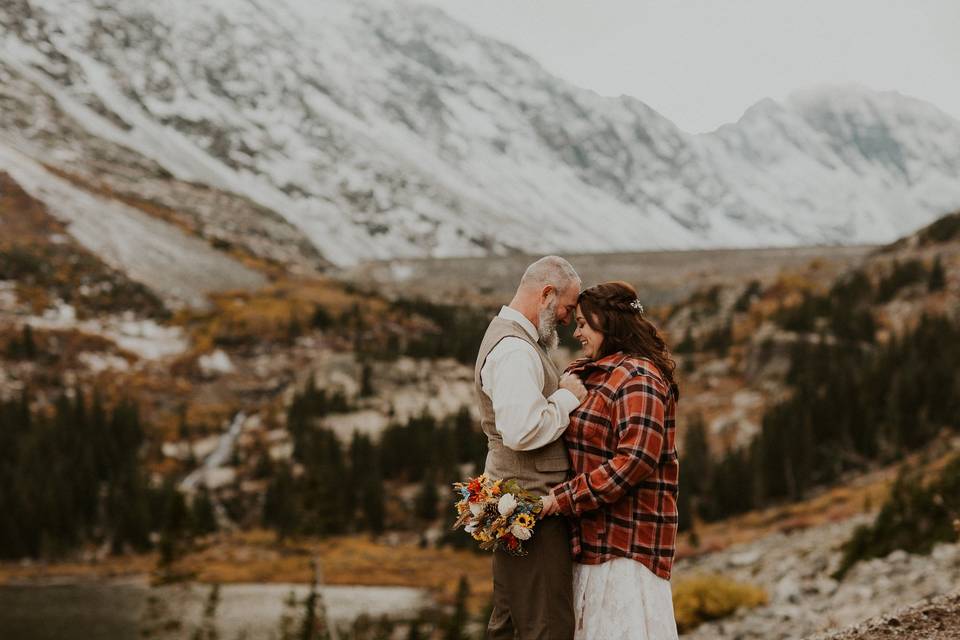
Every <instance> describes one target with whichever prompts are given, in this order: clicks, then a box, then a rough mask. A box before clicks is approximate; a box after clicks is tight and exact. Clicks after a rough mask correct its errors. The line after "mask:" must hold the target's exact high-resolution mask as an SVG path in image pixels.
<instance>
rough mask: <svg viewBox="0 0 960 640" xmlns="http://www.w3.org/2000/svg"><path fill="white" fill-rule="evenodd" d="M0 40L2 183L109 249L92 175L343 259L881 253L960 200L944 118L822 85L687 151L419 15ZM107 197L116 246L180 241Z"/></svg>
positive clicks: (128, 3)
mask: <svg viewBox="0 0 960 640" xmlns="http://www.w3.org/2000/svg"><path fill="white" fill-rule="evenodd" d="M0 28H2V31H0V38H2V40H0V52H2V55H0V81H2V85H0V100H2V107H3V108H2V113H0V168H2V169H3V170H5V171H7V172H8V173H10V174H11V175H12V176H13V179H14V180H16V181H17V182H19V183H21V184H22V186H23V187H24V188H25V189H26V190H27V191H28V192H30V193H31V194H32V195H34V196H35V197H38V198H39V199H41V200H42V201H43V202H44V203H45V204H46V205H47V206H48V207H50V208H51V210H52V211H53V212H54V215H59V216H61V217H66V218H71V219H72V220H74V224H72V225H71V226H70V228H69V229H68V230H69V231H70V232H72V233H74V235H76V236H78V238H79V239H80V240H81V242H83V243H84V244H87V245H94V249H95V250H96V251H98V252H108V249H109V248H108V247H104V246H103V244H104V243H105V242H107V239H105V238H103V237H101V236H102V234H100V233H98V232H96V231H92V230H91V229H90V228H89V227H90V223H89V220H87V221H81V220H79V219H77V218H78V217H79V216H82V214H81V213H80V212H79V211H72V212H68V211H67V210H68V209H76V210H79V209H83V207H81V206H78V205H77V202H78V201H79V200H80V199H83V198H81V197H80V195H79V194H78V193H77V186H78V185H77V181H82V182H83V183H84V184H86V185H87V186H89V185H91V184H93V185H97V187H99V188H100V190H101V191H103V190H108V191H109V194H110V196H112V197H113V199H115V200H116V199H117V198H118V197H119V198H120V199H123V198H124V197H136V198H141V199H146V200H153V201H160V202H162V203H165V204H168V205H171V204H174V205H176V206H175V207H174V208H176V209H178V210H185V209H186V210H188V213H189V214H190V215H192V216H194V217H195V218H197V219H199V220H200V222H199V227H200V228H202V229H203V230H204V233H205V235H206V236H208V237H220V238H223V237H225V236H234V237H235V238H236V240H237V241H238V242H239V243H240V244H243V245H248V246H250V247H251V249H253V251H254V252H255V253H257V254H260V255H265V256H271V257H274V258H282V259H283V260H284V261H286V262H290V263H297V262H304V263H308V264H317V263H319V262H329V263H333V264H336V265H347V264H353V263H356V262H358V261H366V260H372V259H387V258H395V257H448V256H462V255H484V254H489V253H491V252H494V253H503V252H512V251H518V250H519V251H523V252H526V253H543V252H551V251H562V252H578V253H584V252H608V251H635V250H647V249H678V248H705V247H754V246H790V245H799V244H847V243H878V242H888V241H892V240H894V239H896V238H897V237H900V236H902V235H904V234H906V233H908V232H912V231H914V230H916V229H917V228H919V227H920V226H922V225H923V224H926V223H928V222H930V221H931V220H933V219H934V218H936V217H937V216H939V215H942V214H943V213H946V212H948V211H951V210H953V209H955V208H956V207H957V205H960V121H957V120H956V119H954V118H952V117H950V116H948V115H947V114H945V113H943V112H942V111H940V110H938V109H937V108H936V107H934V106H933V105H930V104H927V103H924V102H921V101H919V100H915V99H912V98H909V97H907V96H903V95H900V94H898V93H893V92H875V91H871V90H867V89H864V88H858V87H850V86H844V87H821V88H816V89H812V90H805V91H800V92H798V93H796V94H795V95H793V96H792V97H790V98H789V99H788V100H786V101H785V102H783V103H780V102H775V101H773V100H769V99H768V100H763V101H761V102H759V103H757V104H755V105H753V106H751V107H750V108H749V109H747V110H746V112H745V113H744V115H743V117H742V118H741V119H740V120H739V121H738V122H736V123H731V124H728V125H725V126H723V127H720V128H719V129H718V130H716V131H714V132H711V133H706V134H700V135H691V134H688V133H685V132H684V131H681V130H680V129H678V128H677V127H676V126H675V125H674V124H673V123H671V122H670V120H668V119H667V118H665V117H664V116H662V115H660V114H659V113H657V112H656V111H654V110H653V109H651V108H650V107H648V106H647V105H646V104H644V103H643V102H642V101H641V100H639V99H636V98H633V97H628V96H623V97H619V98H606V97H601V96H598V95H596V94H594V93H592V92H590V91H587V90H583V89H580V88H577V87H575V86H571V85H570V84H568V83H566V82H564V81H562V80H560V79H558V78H556V77H554V76H552V75H551V74H550V73H548V72H547V71H545V70H544V69H543V68H542V67H541V66H540V65H539V64H538V63H537V62H536V61H535V60H533V59H531V58H530V57H528V56H526V55H524V54H523V53H522V52H520V51H518V50H516V49H515V48H513V47H510V46H507V45H505V44H503V43H501V42H498V41H495V40H491V39H489V38H486V37H482V36H480V35H478V34H477V33H474V32H473V31H471V30H470V29H468V28H467V27H465V26H463V25H461V24H459V23H458V22H456V21H454V20H452V19H451V18H449V17H447V16H446V14H444V13H443V12H442V11H441V10H439V9H436V8H433V7H427V6H421V5H418V4H414V3H413V2H410V1H402V0H322V1H310V0H277V1H274V2H264V1H262V0H163V1H162V2H155V1H150V2H148V1H146V0H125V1H124V2H112V1H107V0H82V1H76V0H5V2H3V3H2V5H0ZM64 173H68V174H70V177H72V178H74V180H73V183H74V184H73V186H72V187H71V186H70V185H68V184H66V183H65V182H64V180H65V177H64V175H63V174H64ZM66 180H67V182H69V181H70V180H69V178H66ZM88 195H89V194H88ZM103 197H104V195H103V194H102V193H101V194H100V195H99V196H90V198H93V199H92V200H91V199H90V198H86V200H87V201H86V203H85V204H86V205H88V206H92V207H95V208H103V209H108V210H109V214H105V218H109V219H110V220H111V221H114V222H116V224H114V222H106V221H102V224H109V225H111V227H112V232H113V234H114V235H117V236H119V235H137V234H138V233H139V234H143V235H158V236H163V235H164V232H162V231H160V230H159V229H158V228H157V227H156V226H155V225H154V226H146V225H147V223H146V221H142V220H141V221H133V220H130V219H129V217H130V216H129V215H128V213H129V212H127V211H125V210H123V209H122V208H121V207H119V205H117V203H116V202H114V203H113V204H111V205H109V206H106V207H100V205H99V204H97V203H98V201H99V200H102V199H103ZM121 219H122V222H120V220H121ZM126 240H128V241H130V242H133V243H135V244H138V245H142V244H143V243H145V242H150V243H151V244H152V245H154V247H153V248H156V246H155V245H157V244H160V243H161V242H162V239H161V238H159V237H158V238H156V239H155V240H152V241H146V240H143V239H140V240H129V239H126ZM140 248H141V249H142V248H143V247H140ZM193 249H194V250H187V249H182V250H180V253H181V254H189V255H178V256H177V258H178V261H180V262H181V264H187V265H189V264H191V263H198V264H202V265H204V270H207V266H208V265H209V266H210V269H209V271H210V278H217V277H221V278H225V280H224V284H229V285H236V284H244V283H247V282H249V279H250V274H249V273H245V272H243V271H242V270H241V269H235V270H231V269H229V268H228V265H226V264H223V263H222V261H219V262H217V261H216V260H215V259H214V258H212V257H211V256H209V255H206V254H205V252H204V251H203V250H202V248H200V247H194V248H193ZM114 253H116V252H114ZM114 258H115V259H116V260H118V261H121V262H122V261H124V260H127V261H131V262H136V261H139V260H141V258H143V256H142V255H133V256H126V257H124V256H114ZM144 259H145V258H144ZM321 259H322V260H321ZM210 260H214V262H212V263H211V262H209V261H210ZM131 267H134V268H136V269H139V270H140V271H144V270H146V271H150V265H149V264H147V265H144V264H136V265H131ZM158 284H159V285H161V286H162V285H163V284H164V283H158ZM184 295H187V297H189V294H184Z"/></svg>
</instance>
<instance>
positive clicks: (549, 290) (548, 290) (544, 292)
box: [540, 284, 557, 302]
mask: <svg viewBox="0 0 960 640" xmlns="http://www.w3.org/2000/svg"><path fill="white" fill-rule="evenodd" d="M556 293H557V290H556V289H555V288H554V286H553V285H552V284H548V285H546V286H545V287H544V288H543V289H541V290H540V302H546V301H547V299H548V298H549V297H550V294H556Z"/></svg>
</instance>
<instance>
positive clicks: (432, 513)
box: [414, 473, 440, 522]
mask: <svg viewBox="0 0 960 640" xmlns="http://www.w3.org/2000/svg"><path fill="white" fill-rule="evenodd" d="M439 499H440V496H439V495H438V493H437V485H436V483H435V482H434V479H433V477H432V475H431V474H429V473H427V474H424V476H423V481H422V482H421V483H420V491H419V492H418V493H417V499H416V504H415V506H414V511H415V512H416V514H417V517H418V518H420V519H421V520H425V521H427V522H431V521H433V520H435V519H436V518H437V501H438V500H439Z"/></svg>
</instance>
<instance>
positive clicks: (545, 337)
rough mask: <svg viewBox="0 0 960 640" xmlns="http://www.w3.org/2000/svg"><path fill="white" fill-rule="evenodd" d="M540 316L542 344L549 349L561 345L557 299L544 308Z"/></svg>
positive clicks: (538, 330) (539, 330)
mask: <svg viewBox="0 0 960 640" xmlns="http://www.w3.org/2000/svg"><path fill="white" fill-rule="evenodd" d="M537 317H538V320H539V322H538V326H537V334H538V335H539V336H540V344H542V345H543V346H544V347H546V348H547V349H548V350H549V349H556V348H557V347H559V346H560V334H559V333H558V332H557V324H558V323H557V299H556V298H554V299H553V301H552V302H550V303H549V304H548V305H547V308H546V309H542V310H541V311H540V314H539V315H538V316H537Z"/></svg>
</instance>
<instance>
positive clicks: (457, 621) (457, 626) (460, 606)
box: [443, 575, 470, 640]
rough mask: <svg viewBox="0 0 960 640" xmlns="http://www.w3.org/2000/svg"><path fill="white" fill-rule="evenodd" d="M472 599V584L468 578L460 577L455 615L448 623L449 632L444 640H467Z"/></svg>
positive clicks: (455, 601) (454, 607) (454, 605)
mask: <svg viewBox="0 0 960 640" xmlns="http://www.w3.org/2000/svg"><path fill="white" fill-rule="evenodd" d="M469 597H470V583H469V582H467V577H466V576H463V575H462V576H460V582H459V584H458V585H457V596H456V599H455V600H454V604H453V615H451V616H450V620H449V622H448V623H447V630H446V633H445V634H444V636H443V637H444V640H465V639H466V637H467V636H466V629H465V627H466V624H467V617H468V613H467V599H468V598H469Z"/></svg>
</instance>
